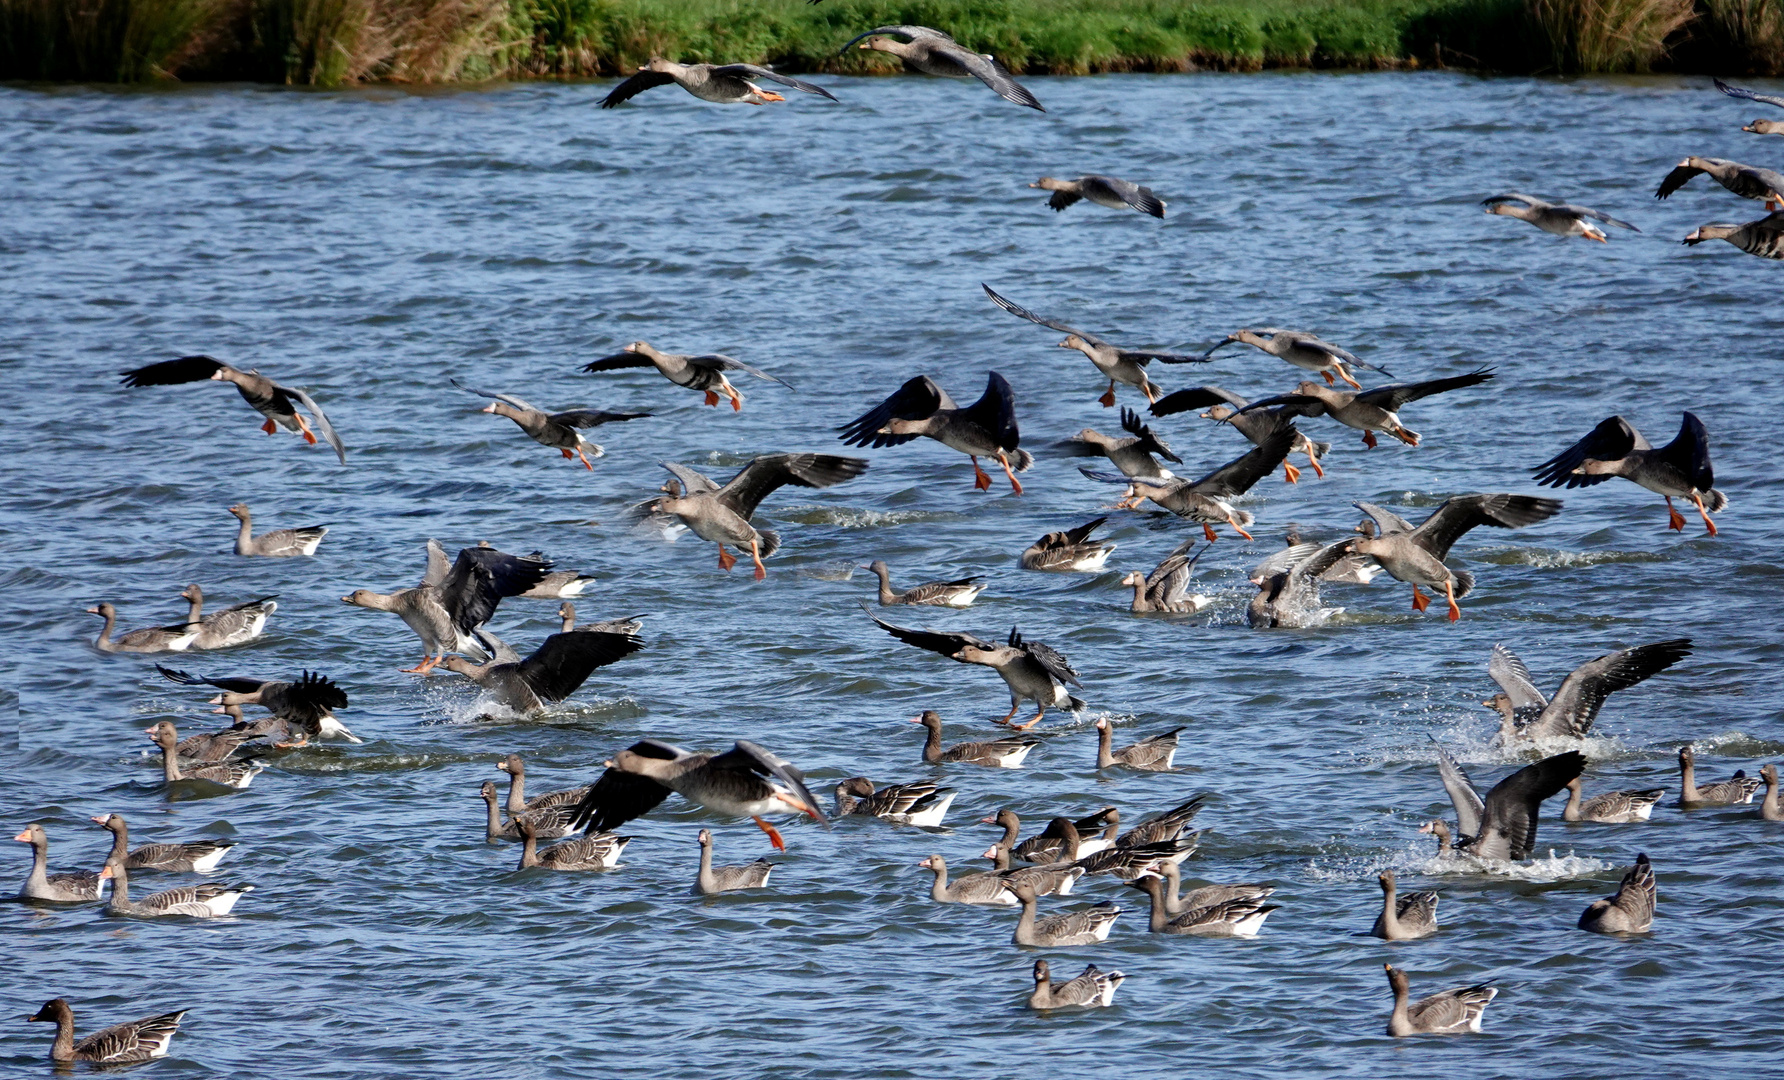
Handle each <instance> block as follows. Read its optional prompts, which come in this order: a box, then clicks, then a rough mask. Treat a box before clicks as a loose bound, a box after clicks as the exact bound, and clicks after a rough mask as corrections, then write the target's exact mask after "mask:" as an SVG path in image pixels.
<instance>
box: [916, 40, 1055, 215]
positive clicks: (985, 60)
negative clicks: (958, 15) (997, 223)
mask: <svg viewBox="0 0 1784 1080" xmlns="http://www.w3.org/2000/svg"><path fill="white" fill-rule="evenodd" d="M929 47H930V49H931V50H932V51H934V52H939V53H946V54H947V55H948V56H950V57H952V58H953V59H954V61H955V62H957V63H958V64H959V65H960V66H961V67H963V68H965V69H966V70H967V71H968V72H970V73H971V74H972V76H973V78H975V79H978V80H979V81H980V82H982V83H984V84H985V85H986V86H989V87H990V88H991V89H992V90H994V91H996V92H997V96H998V97H1000V98H1003V99H1004V100H1005V101H1013V102H1015V103H1016V104H1018V105H1026V106H1027V107H1029V108H1031V109H1033V110H1035V111H1036V112H1046V111H1047V109H1046V107H1045V106H1043V105H1042V104H1041V102H1040V100H1039V99H1038V98H1036V97H1035V96H1034V95H1033V94H1031V93H1029V92H1028V88H1027V87H1026V86H1023V85H1022V84H1021V83H1019V82H1017V81H1016V77H1015V76H1014V75H1011V74H1010V72H1009V69H1007V68H1005V67H1004V66H1003V65H1002V64H1000V63H998V62H997V60H996V59H995V58H994V57H992V56H990V55H989V54H986V53H976V52H973V51H972V50H971V49H969V48H967V47H966V46H964V45H960V44H957V43H956V42H955V41H954V39H953V38H946V39H945V40H938V41H931V42H930V43H929ZM1058 195H1059V193H1058V192H1055V193H1054V197H1055V198H1057V197H1058Z"/></svg>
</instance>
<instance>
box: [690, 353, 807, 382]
mask: <svg viewBox="0 0 1784 1080" xmlns="http://www.w3.org/2000/svg"><path fill="white" fill-rule="evenodd" d="M687 362H688V366H689V367H693V368H702V369H704V370H706V371H741V372H743V373H744V374H746V375H754V376H755V377H756V378H758V379H766V380H767V381H768V382H775V383H780V384H781V385H782V386H784V387H786V388H787V389H788V390H791V389H793V384H792V383H790V382H788V381H787V380H785V379H783V378H780V377H779V376H776V375H770V374H768V373H767V372H766V371H763V370H762V369H761V368H759V367H755V366H753V365H751V364H746V363H744V362H743V361H742V360H739V359H737V358H736V357H735V356H726V355H725V354H724V353H701V354H700V355H698V356H690V357H688V360H687Z"/></svg>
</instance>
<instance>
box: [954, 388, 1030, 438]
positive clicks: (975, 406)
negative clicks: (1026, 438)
mask: <svg viewBox="0 0 1784 1080" xmlns="http://www.w3.org/2000/svg"><path fill="white" fill-rule="evenodd" d="M961 416H962V417H964V418H965V419H967V420H970V421H972V422H973V423H974V424H977V425H978V426H979V427H981V428H984V429H985V430H986V431H988V432H990V433H991V437H992V438H993V439H995V440H997V445H998V446H1001V447H1003V448H1004V449H1005V450H1014V449H1016V447H1017V446H1019V445H1021V442H1022V433H1021V431H1020V430H1019V429H1018V428H1017V427H1016V393H1015V391H1013V390H1011V389H1010V383H1009V380H1007V379H1005V378H1004V377H1003V376H1002V375H999V374H998V373H997V372H995V371H993V372H991V373H990V374H989V375H987V376H986V378H985V392H984V393H983V394H981V395H979V400H977V401H975V402H973V403H972V404H971V405H969V406H967V407H966V408H965V409H962V410H961Z"/></svg>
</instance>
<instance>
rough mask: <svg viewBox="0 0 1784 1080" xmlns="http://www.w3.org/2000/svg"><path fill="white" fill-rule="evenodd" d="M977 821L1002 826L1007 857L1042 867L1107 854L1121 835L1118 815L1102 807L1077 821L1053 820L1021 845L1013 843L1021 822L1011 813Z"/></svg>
mask: <svg viewBox="0 0 1784 1080" xmlns="http://www.w3.org/2000/svg"><path fill="white" fill-rule="evenodd" d="M980 821H981V822H982V823H983V824H986V825H1002V826H1003V827H1004V840H1005V841H1006V843H1007V844H1008V845H1010V854H1012V855H1014V856H1015V857H1016V858H1018V859H1021V860H1023V861H1024V862H1031V863H1036V864H1039V865H1043V866H1048V865H1053V864H1055V863H1075V862H1077V861H1078V859H1079V858H1080V857H1081V856H1085V855H1094V854H1096V853H1097V852H1099V851H1107V850H1108V849H1109V848H1112V847H1114V846H1115V837H1116V834H1117V833H1119V832H1120V831H1121V830H1120V826H1121V811H1119V810H1117V809H1115V808H1114V807H1113V806H1105V807H1103V808H1102V809H1101V810H1098V811H1096V812H1095V813H1094V814H1087V815H1085V816H1084V817H1081V818H1079V819H1078V820H1076V821H1073V820H1072V819H1071V818H1068V817H1056V818H1053V819H1052V820H1050V821H1048V822H1047V827H1046V828H1044V829H1042V830H1041V831H1040V833H1039V834H1038V835H1035V836H1031V837H1029V838H1028V839H1027V840H1023V841H1021V842H1020V843H1018V842H1017V841H1016V837H1017V835H1019V833H1020V830H1021V828H1022V822H1021V819H1019V818H1018V817H1017V816H1016V814H1015V812H1014V811H1011V810H1000V811H998V812H997V816H995V817H988V818H981V819H980Z"/></svg>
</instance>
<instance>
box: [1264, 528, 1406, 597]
mask: <svg viewBox="0 0 1784 1080" xmlns="http://www.w3.org/2000/svg"><path fill="white" fill-rule="evenodd" d="M1352 532H1353V533H1355V534H1357V535H1359V536H1374V535H1375V522H1374V521H1373V520H1371V519H1369V518H1364V519H1363V520H1362V522H1361V523H1359V524H1358V525H1357V527H1356V528H1355V529H1353V530H1352ZM1283 541H1284V546H1283V547H1282V548H1280V549H1278V550H1276V551H1273V552H1271V553H1270V554H1268V555H1266V556H1264V558H1263V559H1262V560H1260V561H1259V562H1258V564H1257V565H1256V566H1254V567H1252V568H1251V572H1250V573H1248V574H1247V575H1246V577H1247V578H1248V579H1249V580H1250V581H1251V583H1252V584H1253V585H1259V586H1261V585H1263V584H1264V583H1265V582H1267V581H1269V580H1270V579H1271V578H1272V577H1275V576H1276V575H1277V574H1285V573H1287V572H1288V571H1290V570H1293V569H1294V568H1295V566H1296V565H1297V564H1299V563H1300V562H1302V561H1303V560H1305V559H1308V558H1311V557H1312V556H1313V555H1315V554H1317V553H1318V552H1319V551H1321V550H1322V549H1323V548H1324V547H1325V545H1323V544H1315V543H1309V542H1306V541H1304V540H1303V539H1302V537H1301V533H1300V530H1299V529H1297V528H1296V527H1295V526H1293V525H1290V526H1289V529H1288V533H1287V534H1286V535H1285V536H1284V537H1283ZM1380 575H1381V567H1380V566H1378V565H1376V562H1375V560H1374V559H1371V558H1370V557H1369V556H1367V555H1359V554H1357V553H1356V552H1352V553H1351V554H1350V556H1349V557H1348V558H1344V559H1339V560H1338V561H1337V562H1336V563H1334V564H1332V565H1331V566H1328V567H1326V569H1325V570H1324V571H1322V572H1321V573H1320V575H1319V580H1320V581H1321V582H1340V583H1342V584H1346V585H1367V584H1369V583H1370V582H1371V581H1374V580H1375V579H1376V578H1377V577H1379V576H1380Z"/></svg>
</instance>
